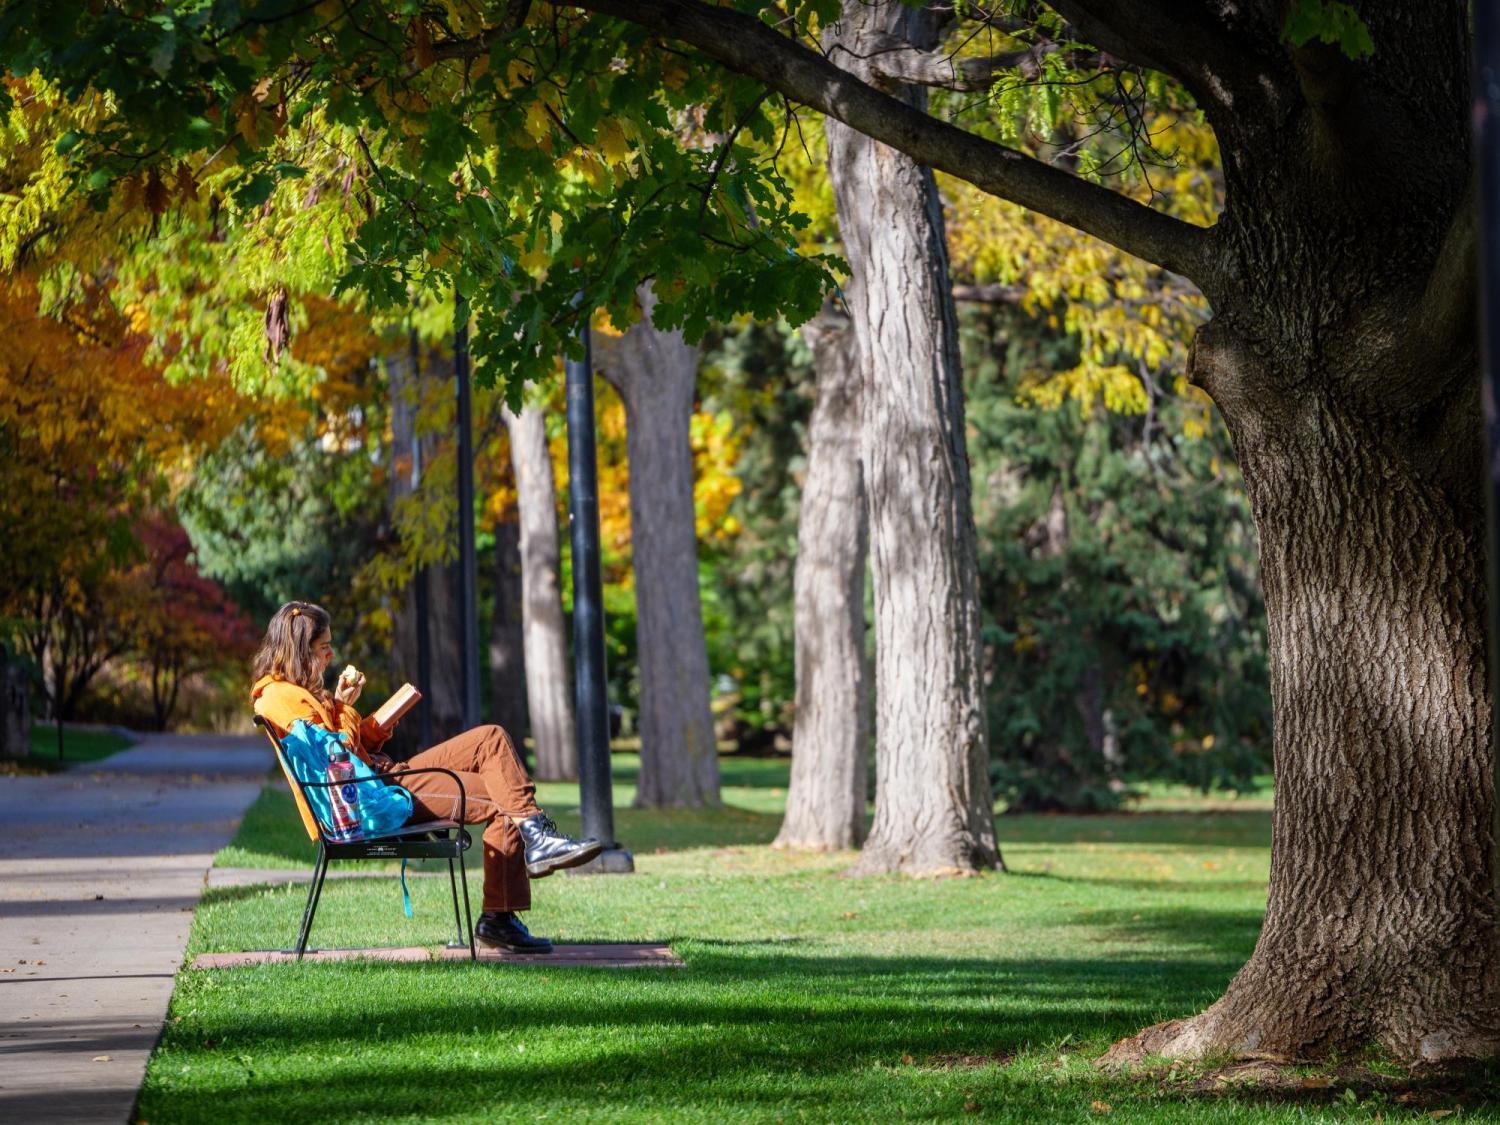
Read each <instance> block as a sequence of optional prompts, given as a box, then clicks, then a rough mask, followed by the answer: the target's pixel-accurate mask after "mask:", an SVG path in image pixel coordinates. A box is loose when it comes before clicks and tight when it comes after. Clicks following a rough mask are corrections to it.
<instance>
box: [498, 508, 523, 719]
mask: <svg viewBox="0 0 1500 1125" xmlns="http://www.w3.org/2000/svg"><path fill="white" fill-rule="evenodd" d="M523 603H524V593H523V589H522V579H521V521H520V518H519V516H518V517H517V518H516V519H514V520H506V521H504V522H502V523H499V524H496V525H495V616H494V618H493V620H491V622H490V713H491V715H492V716H493V718H494V720H495V722H497V723H498V724H500V725H501V726H502V727H504V728H505V729H506V730H507V731H509V732H510V734H511V737H512V738H513V739H514V740H515V743H516V745H517V746H520V745H522V740H523V739H524V738H525V737H526V727H527V722H528V720H527V715H526V630H525V625H524V613H523V610H522V608H521V607H522V605H523Z"/></svg>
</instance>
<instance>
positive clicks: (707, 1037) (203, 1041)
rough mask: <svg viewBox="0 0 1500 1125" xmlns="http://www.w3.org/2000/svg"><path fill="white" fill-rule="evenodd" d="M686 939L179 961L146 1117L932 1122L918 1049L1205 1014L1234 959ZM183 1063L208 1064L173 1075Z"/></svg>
mask: <svg viewBox="0 0 1500 1125" xmlns="http://www.w3.org/2000/svg"><path fill="white" fill-rule="evenodd" d="M683 945H684V947H685V952H686V953H687V956H688V960H689V968H688V970H687V971H685V972H684V971H680V970H678V971H671V970H660V971H657V970H633V971H632V972H630V973H610V972H608V971H606V970H566V971H565V970H548V969H546V968H544V967H541V966H538V967H535V968H532V967H497V966H491V965H484V966H471V965H467V964H462V963H458V964H454V963H433V964H419V965H410V964H396V965H388V964H381V965H374V964H356V965H348V964H346V965H312V966H308V965H302V966H296V965H276V966H263V967H260V968H256V969H248V970H230V971H227V972H217V973H213V974H190V975H189V981H188V987H187V988H186V989H185V990H184V991H185V995H183V996H181V997H180V998H179V1000H178V1002H177V1003H176V1004H174V1011H176V1012H177V1013H178V1014H179V1015H181V1016H182V1018H181V1020H180V1021H177V1022H172V1023H169V1025H168V1028H167V1032H166V1035H165V1036H164V1039H163V1043H162V1048H161V1051H160V1052H159V1054H158V1056H157V1057H156V1059H155V1060H153V1064H152V1071H151V1075H150V1077H149V1078H148V1082H147V1087H146V1091H145V1093H144V1095H143V1098H142V1102H141V1109H140V1114H141V1117H142V1118H144V1119H147V1120H151V1121H179V1120H180V1121H188V1120H208V1119H216V1120H224V1119H226V1117H225V1112H226V1110H227V1111H228V1113H229V1117H228V1119H240V1120H267V1119H272V1118H274V1117H276V1116H282V1117H286V1116H288V1115H289V1114H290V1115H291V1116H293V1117H294V1118H295V1119H297V1120H313V1119H317V1118H323V1117H328V1118H335V1119H349V1118H366V1117H372V1118H384V1117H398V1116H401V1115H405V1114H410V1115H414V1116H417V1117H420V1118H423V1119H428V1120H431V1119H440V1118H443V1117H445V1116H466V1115H472V1114H474V1113H475V1112H476V1111H477V1110H479V1108H480V1107H483V1106H491V1107H493V1109H494V1111H495V1113H496V1115H499V1116H507V1115H514V1116H529V1115H533V1114H535V1113H537V1112H542V1111H545V1110H547V1109H548V1108H551V1109H553V1110H557V1111H558V1112H560V1113H561V1114H562V1115H563V1116H565V1117H566V1116H568V1114H569V1112H570V1110H571V1111H572V1112H593V1113H605V1114H608V1113H611V1112H632V1111H634V1112H638V1113H640V1114H642V1116H645V1117H651V1116H653V1115H657V1114H662V1115H671V1114H673V1113H678V1114H687V1115H695V1116H696V1115H710V1114H712V1113H713V1112H714V1111H715V1107H719V1108H721V1109H722V1108H724V1107H729V1108H730V1109H731V1110H732V1112H731V1113H730V1116H739V1117H743V1116H757V1115H758V1114H760V1113H765V1112H768V1111H770V1110H771V1109H772V1108H773V1107H775V1108H779V1109H781V1110H792V1111H796V1110H798V1109H801V1110H803V1111H805V1112H807V1113H809V1114H811V1115H812V1116H814V1117H815V1118H818V1119H822V1120H827V1119H831V1118H836V1117H840V1116H845V1117H847V1116H850V1115H853V1116H865V1115H868V1114H870V1113H875V1112H879V1111H880V1109H881V1107H882V1106H885V1107H886V1108H891V1109H895V1108H900V1107H905V1108H906V1109H907V1110H908V1111H918V1110H920V1111H921V1113H922V1115H924V1116H929V1115H932V1114H933V1113H934V1112H936V1109H935V1107H933V1106H932V1105H928V1106H927V1107H926V1108H925V1109H923V1108H922V1106H923V1103H922V1102H921V1101H920V1099H921V1098H923V1097H928V1098H930V1097H938V1096H941V1097H947V1096H948V1088H949V1086H950V1085H953V1084H955V1083H963V1082H967V1083H968V1084H969V1085H972V1081H971V1080H970V1079H971V1077H972V1076H960V1077H951V1076H949V1077H944V1076H943V1075H942V1074H941V1073H939V1071H938V1070H936V1069H934V1068H933V1067H932V1066H930V1065H928V1064H929V1063H930V1062H931V1061H932V1060H935V1059H939V1058H940V1057H946V1056H950V1055H959V1056H976V1057H980V1056H990V1057H993V1056H1000V1057H1008V1056H1011V1055H1014V1054H1016V1053H1018V1052H1025V1051H1027V1050H1030V1049H1035V1048H1039V1047H1056V1049H1059V1050H1060V1049H1064V1048H1062V1047H1057V1045H1059V1044H1065V1043H1068V1042H1069V1041H1070V1040H1076V1039H1080V1038H1082V1039H1085V1040H1087V1041H1088V1042H1090V1043H1092V1044H1093V1045H1094V1048H1096V1049H1098V1050H1102V1049H1103V1046H1104V1045H1106V1044H1107V1042H1108V1041H1109V1040H1111V1039H1113V1038H1118V1037H1121V1036H1123V1035H1127V1034H1129V1033H1131V1032H1132V1031H1134V1030H1136V1029H1138V1028H1140V1027H1142V1026H1144V1025H1146V1024H1148V1023H1151V1022H1154V1021H1155V1020H1157V1019H1161V1018H1165V1017H1167V1016H1170V1015H1179V1014H1186V1013H1188V1012H1190V1011H1192V1010H1195V1009H1196V1008H1198V1007H1200V1006H1201V1005H1202V1004H1203V1003H1204V1002H1205V1000H1206V999H1208V998H1210V997H1211V996H1212V995H1213V994H1214V993H1215V992H1216V991H1217V990H1218V989H1221V988H1222V987H1223V985H1224V983H1225V982H1226V981H1227V980H1228V978H1229V975H1230V974H1231V973H1232V972H1233V971H1234V969H1235V968H1236V967H1237V965H1238V962H1239V952H1238V951H1236V952H1235V953H1233V954H1229V953H1227V952H1221V953H1216V954H1212V955H1207V956H1200V957H1196V958H1195V957H1188V958H1174V959H1172V960H1163V959H1161V958H1159V957H1155V958H1141V959H1133V958H1118V957H1109V958H1102V957H1100V958H1091V957H1077V958H1053V959H1048V960H1021V959H1008V958H1004V957H998V958H994V959H985V958H972V957H880V956H871V955H856V956H850V955H847V954H837V953H835V952H832V951H822V952H821V953H820V952H816V951H807V952H804V951H802V950H801V949H796V948H788V947H787V946H786V944H785V943H779V942H767V943H763V944H757V943H743V944H739V945H732V944H728V943H717V942H714V943H710V942H690V941H685V942H684V943H683ZM193 978H198V979H193ZM205 989H207V990H208V991H207V992H205V991H204V990H205ZM215 993H216V994H217V996H214V995H213V994H215ZM341 997H342V998H346V999H347V998H352V997H358V998H359V1003H358V1004H357V1005H354V1004H352V1003H347V1002H346V1003H340V1002H339V998H341ZM460 1029H461V1033H460ZM518 1045H520V1047H521V1048H522V1049H518ZM1067 1049H1069V1050H1077V1048H1076V1047H1070V1048H1067ZM335 1059H336V1060H338V1062H337V1064H336V1065H335V1064H333V1063H332V1062H329V1063H328V1064H327V1065H323V1064H322V1063H319V1062H317V1061H316V1060H335ZM306 1060H314V1061H312V1062H310V1063H309V1062H307V1061H306ZM372 1064H373V1065H372ZM309 1066H310V1067H311V1070H312V1072H313V1073H312V1074H308V1073H306V1072H305V1070H301V1069H300V1068H305V1067H309ZM183 1068H190V1069H192V1070H197V1071H198V1072H199V1073H200V1075H202V1074H203V1073H204V1071H205V1069H206V1070H207V1077H200V1078H198V1079H196V1080H195V1081H194V1082H192V1083H187V1082H184V1081H179V1073H180V1072H181V1071H182V1069H183ZM992 1069H993V1070H994V1074H992V1075H990V1080H991V1081H998V1082H1000V1083H1001V1084H1009V1085H1011V1086H1013V1087H1014V1089H1013V1090H1012V1091H1011V1094H1013V1095H1015V1096H1016V1097H1019V1098H1020V1099H1021V1101H1023V1102H1024V1101H1025V1100H1027V1099H1030V1098H1035V1099H1040V1101H1041V1102H1047V1101H1050V1100H1055V1099H1056V1098H1057V1096H1058V1095H1057V1091H1056V1088H1055V1087H1056V1083H1055V1082H1054V1081H1051V1080H1047V1081H1038V1080H1037V1079H1036V1078H1035V1077H1034V1076H1033V1077H1029V1078H1028V1077H1025V1076H1021V1075H1015V1074H1009V1075H1007V1074H1006V1072H1005V1071H1004V1069H1003V1068H999V1067H996V1068H992ZM247 1070H248V1071H253V1072H254V1075H255V1076H254V1078H253V1080H251V1081H247V1080H246V1072H247ZM293 1072H300V1076H298V1075H297V1074H296V1073H293ZM310 1079H311V1080H310ZM892 1098H894V1099H895V1103H891V1099H892ZM910 1099H919V1100H915V1101H913V1100H910ZM961 1101H962V1099H960V1102H961ZM1085 1104H1086V1103H1085ZM950 1108H952V1109H953V1110H954V1111H957V1110H959V1109H961V1105H960V1104H956V1105H954V1106H952V1107H950Z"/></svg>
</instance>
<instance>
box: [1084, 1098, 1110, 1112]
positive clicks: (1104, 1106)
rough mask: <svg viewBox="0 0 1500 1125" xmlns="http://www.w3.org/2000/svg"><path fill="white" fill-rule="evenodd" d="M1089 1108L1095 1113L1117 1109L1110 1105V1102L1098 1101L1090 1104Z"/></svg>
mask: <svg viewBox="0 0 1500 1125" xmlns="http://www.w3.org/2000/svg"><path fill="white" fill-rule="evenodd" d="M1089 1108H1090V1109H1091V1110H1093V1111H1094V1112H1095V1113H1113V1112H1114V1111H1115V1107H1114V1106H1112V1105H1110V1104H1109V1103H1108V1102H1099V1101H1096V1102H1093V1103H1092V1104H1090V1105H1089Z"/></svg>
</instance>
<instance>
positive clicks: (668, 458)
mask: <svg viewBox="0 0 1500 1125" xmlns="http://www.w3.org/2000/svg"><path fill="white" fill-rule="evenodd" d="M640 300H641V308H642V316H641V321H640V323H639V324H636V325H633V326H632V327H631V328H630V329H629V331H627V332H626V333H625V335H623V336H621V337H620V338H619V339H617V340H613V341H603V340H601V342H600V343H601V347H600V357H601V359H602V361H603V362H602V363H601V365H600V370H601V374H603V376H604V378H606V379H607V380H609V382H610V384H611V385H612V386H613V387H614V388H615V390H617V391H618V392H619V394H620V398H621V399H622V400H623V401H624V403H625V427H626V429H625V451H626V456H627V457H629V459H630V545H631V556H632V559H633V561H634V566H635V591H636V637H637V642H638V648H639V651H640V661H641V714H640V723H639V729H640V732H641V774H640V781H639V783H638V785H637V787H636V794H635V803H636V805H637V806H639V807H642V808H654V807H660V806H678V805H717V804H718V803H719V754H718V749H717V747H716V746H715V744H714V728H713V714H712V712H711V711H710V709H709V695H708V649H707V647H706V645H705V643H704V637H703V610H702V606H701V603H700V602H699V598H698V539H697V514H696V509H695V507H694V504H693V448H692V439H691V435H690V430H689V427H690V423H691V420H692V414H693V398H694V392H695V391H696V389H697V385H698V364H699V359H700V357H699V354H698V349H697V348H695V347H689V346H688V345H687V344H686V343H685V342H684V341H683V339H682V334H681V333H680V332H659V331H657V329H656V328H655V326H654V325H652V324H651V310H652V309H653V308H654V307H655V306H656V299H655V297H654V296H653V295H652V294H651V291H650V289H649V288H642V289H641V291H640Z"/></svg>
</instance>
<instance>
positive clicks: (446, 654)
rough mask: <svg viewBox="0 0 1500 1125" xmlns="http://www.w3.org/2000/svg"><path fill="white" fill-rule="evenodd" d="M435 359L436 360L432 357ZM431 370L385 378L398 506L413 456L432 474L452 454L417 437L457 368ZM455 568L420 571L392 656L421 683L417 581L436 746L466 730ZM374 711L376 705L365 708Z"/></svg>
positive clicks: (399, 366)
mask: <svg viewBox="0 0 1500 1125" xmlns="http://www.w3.org/2000/svg"><path fill="white" fill-rule="evenodd" d="M431 358H432V357H431V356H430V355H429V359H431ZM432 366H433V365H432V363H431V362H429V365H428V367H429V370H428V371H427V372H424V373H423V374H422V375H421V376H420V377H414V373H413V372H412V370H411V368H410V366H409V365H408V364H405V363H402V362H399V361H393V362H390V363H388V364H386V379H387V386H388V393H389V396H390V401H391V464H392V469H393V471H392V473H391V480H390V487H391V503H392V506H393V507H394V505H395V504H396V503H397V502H398V501H400V500H401V499H402V498H404V497H406V496H409V495H411V493H412V491H413V480H412V472H411V470H412V458H413V457H414V456H415V457H418V458H420V465H421V468H422V473H423V475H424V476H425V475H427V474H428V473H430V472H431V471H432V468H433V465H434V462H435V461H436V460H437V459H438V457H439V456H443V455H446V456H452V452H453V451H452V449H451V448H446V449H445V448H443V447H442V446H441V445H440V444H439V443H438V442H437V441H436V440H434V439H433V438H419V437H418V436H417V432H416V423H417V414H418V412H419V410H420V407H421V403H422V402H423V400H424V391H425V392H427V393H429V394H431V393H442V392H441V391H440V390H435V391H434V390H430V389H429V384H430V383H431V382H432V381H440V382H442V383H444V384H446V385H447V386H448V387H449V388H451V386H452V371H451V368H450V369H447V370H444V368H443V366H442V365H439V366H438V370H437V371H432V370H431V368H432ZM448 534H449V535H450V536H452V537H453V538H454V539H455V540H456V538H457V529H456V528H455V527H450V528H449V529H448ZM456 571H457V566H456V564H446V563H434V564H432V565H430V566H428V567H426V568H424V569H423V570H421V571H418V573H417V576H416V578H415V579H414V581H413V583H412V585H411V587H409V588H408V589H407V590H406V591H405V592H404V593H403V595H402V596H401V598H400V600H399V601H398V602H397V613H396V622H395V629H394V633H395V650H394V652H393V653H392V661H391V664H392V669H391V670H392V674H393V678H394V679H395V680H396V681H397V682H398V683H399V682H402V681H407V682H410V683H413V684H415V683H416V682H417V678H418V677H417V611H416V596H415V590H416V583H418V582H425V583H426V585H427V604H428V638H429V641H430V644H431V653H432V669H431V671H432V679H431V683H430V685H429V686H430V688H431V692H430V694H429V695H428V696H427V697H426V698H424V699H423V700H422V702H421V703H419V704H418V705H417V706H419V707H425V708H427V709H428V712H429V714H430V716H431V719H432V737H433V741H434V742H441V741H442V740H444V739H446V738H452V737H453V736H454V735H456V734H459V733H461V732H462V731H463V727H464V722H463V675H462V664H461V660H462V648H461V645H462V636H463V630H462V628H461V624H462V622H461V620H460V614H459V608H458V604H457V600H456V595H457V581H456V577H457V576H456ZM366 706H369V704H366ZM419 729H420V726H419V723H418V721H417V718H416V715H415V713H412V714H410V715H408V716H407V718H406V719H405V720H404V721H403V722H401V723H400V724H398V725H397V727H396V733H395V735H394V736H393V737H392V742H391V744H390V749H389V750H387V753H390V754H391V755H392V756H394V757H403V758H404V757H409V756H410V755H411V754H412V753H414V752H415V751H417V750H420V749H425V747H422V746H421V745H420V742H421V739H420V737H419Z"/></svg>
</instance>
